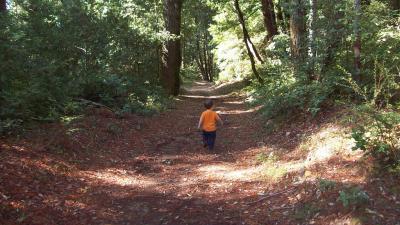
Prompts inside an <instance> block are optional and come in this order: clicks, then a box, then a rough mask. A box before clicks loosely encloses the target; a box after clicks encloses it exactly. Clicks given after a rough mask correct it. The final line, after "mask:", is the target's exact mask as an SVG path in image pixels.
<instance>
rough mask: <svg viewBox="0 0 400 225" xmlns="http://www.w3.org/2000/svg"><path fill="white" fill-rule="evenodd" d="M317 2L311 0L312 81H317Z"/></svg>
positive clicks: (310, 69)
mask: <svg viewBox="0 0 400 225" xmlns="http://www.w3.org/2000/svg"><path fill="white" fill-rule="evenodd" d="M317 10H318V7H317V0H311V11H312V12H311V20H310V51H311V60H310V66H309V76H310V78H311V79H317V77H316V75H315V61H316V59H317V45H316V42H315V41H316V38H317V27H316V22H317Z"/></svg>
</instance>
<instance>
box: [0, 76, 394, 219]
mask: <svg viewBox="0 0 400 225" xmlns="http://www.w3.org/2000/svg"><path fill="white" fill-rule="evenodd" d="M235 85H236V84H235ZM235 85H234V86H235ZM221 88H222V89H223V90H224V91H221ZM229 88H230V87H229ZM229 88H227V87H226V86H225V87H215V86H213V85H211V84H209V83H204V82H195V83H194V84H193V85H192V86H189V87H186V88H185V90H184V91H183V93H184V94H182V95H181V96H178V97H176V98H175V99H174V101H173V104H172V105H171V106H170V109H168V110H166V111H164V112H162V113H160V114H158V115H154V116H152V117H142V116H137V115H125V116H122V117H121V116H117V115H115V114H114V113H112V112H110V111H108V110H107V109H104V108H94V109H88V112H87V113H86V115H85V116H81V117H76V118H75V117H74V118H70V119H69V120H66V121H65V122H64V123H51V124H42V125H41V126H39V127H35V128H34V129H32V130H31V131H27V132H26V133H24V134H23V135H22V136H17V137H15V138H13V137H9V138H3V139H1V138H0V159H1V160H0V169H1V171H2V172H1V173H0V224H4V225H8V224H10V225H11V224H12V225H14V224H16V223H15V221H18V223H19V224H29V225H31V224H46V225H47V224H57V225H64V224H67V225H69V224H71V225H72V224H73V225H76V224H82V225H87V224H93V225H98V224H99V225H109V224H113V225H114V224H115V225H130V224H131V225H162V224H172V225H180V224H191V225H224V224H232V225H239V224H240V225H242V224H243V225H245V224H246V225H260V224H268V225H270V224H321V225H322V224H351V223H352V222H351V221H353V219H357V218H367V219H368V220H369V221H374V222H372V223H366V224H397V221H398V215H399V214H398V213H400V210H399V209H397V208H396V207H391V208H387V207H386V206H388V205H393V204H397V203H393V202H391V201H397V200H396V198H393V199H394V200H393V199H392V198H382V197H381V196H380V193H381V188H382V186H385V185H386V186H388V187H390V185H394V186H395V187H394V188H396V184H397V187H398V183H399V181H398V180H397V181H396V180H391V179H387V180H385V183H386V184H384V183H383V181H382V182H381V181H378V182H381V183H379V185H376V182H377V178H374V177H370V174H369V173H368V171H367V170H365V169H364V168H362V167H359V164H358V163H357V161H358V158H357V157H358V156H356V155H354V156H353V155H350V154H349V155H348V156H347V153H346V154H344V155H343V156H340V157H339V156H338V155H329V157H332V158H326V156H327V153H329V152H331V153H332V151H330V150H329V148H330V147H329V146H331V147H332V146H338V147H339V148H342V147H345V146H347V147H348V145H347V144H346V143H344V144H343V146H342V144H341V143H340V142H341V139H336V138H335V137H336V136H329V135H335V134H337V133H341V132H342V131H341V130H340V128H339V127H338V126H337V124H336V122H335V121H336V120H337V119H336V118H337V117H336V116H337V115H338V112H333V113H329V112H327V113H325V114H321V115H320V116H319V117H318V118H314V119H313V120H307V118H305V119H306V120H304V119H302V118H299V120H298V121H297V122H296V121H293V122H291V123H290V124H286V125H285V127H284V128H282V129H279V130H277V131H273V132H272V133H265V132H266V130H267V129H266V128H265V127H264V126H268V125H270V124H269V123H268V121H263V120H262V118H261V117H260V116H259V114H258V113H257V109H258V108H257V107H254V108H253V107H250V106H248V105H247V104H246V103H245V102H244V97H243V96H240V95H238V94H228V92H227V91H226V90H229ZM233 90H235V89H233ZM206 98H212V99H214V102H215V106H216V110H217V111H218V112H219V113H220V115H221V118H222V119H223V120H224V122H225V124H224V126H222V127H220V128H219V130H218V134H217V141H216V149H215V152H213V153H210V152H208V150H206V149H204V148H203V146H202V141H201V140H202V138H201V133H200V131H198V130H197V128H196V127H197V123H198V120H199V116H200V114H201V112H202V111H203V110H204V108H203V102H204V99H206ZM329 118H331V119H329ZM329 121H333V122H332V123H330V122H329ZM313 139H315V140H318V142H320V145H319V146H320V147H318V146H313V145H310V146H308V148H315V149H316V150H317V151H316V153H322V154H319V156H321V157H323V158H322V160H321V161H318V160H314V159H313V157H311V158H309V157H308V156H307V155H309V152H308V151H305V150H304V149H302V148H301V145H302V144H304V143H305V142H304V140H306V141H307V140H308V141H310V140H313ZM350 147H351V146H350ZM310 152H313V151H310ZM261 153H262V154H261ZM319 178H324V179H329V180H333V181H334V182H333V183H334V186H333V187H331V188H330V190H329V191H325V192H324V193H322V192H321V190H323V189H321V186H320V185H321V184H319V183H318V179H319ZM328 184H329V183H328ZM325 185H327V184H325ZM358 186H364V187H365V188H366V189H367V190H368V194H370V196H372V197H371V198H375V199H383V201H377V202H374V205H369V206H368V207H369V208H371V209H372V211H371V210H370V211H365V210H358V211H354V210H350V209H346V208H343V206H342V205H341V204H340V203H339V202H338V193H339V191H341V190H343V189H344V188H348V187H358ZM399 204H400V202H399ZM374 210H376V212H375V211H374ZM378 212H379V213H384V216H381V215H380V214H379V215H378V216H375V215H376V214H377V213H378ZM374 213H375V214H374ZM356 224H357V223H356Z"/></svg>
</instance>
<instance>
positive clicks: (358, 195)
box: [339, 187, 369, 208]
mask: <svg viewBox="0 0 400 225" xmlns="http://www.w3.org/2000/svg"><path fill="white" fill-rule="evenodd" d="M339 200H340V201H341V202H342V204H343V206H344V207H345V208H348V207H350V206H354V207H359V206H362V205H365V204H367V203H368V202H369V196H368V194H367V193H366V192H365V191H363V190H361V189H360V188H358V187H352V188H349V189H346V190H343V191H340V192H339Z"/></svg>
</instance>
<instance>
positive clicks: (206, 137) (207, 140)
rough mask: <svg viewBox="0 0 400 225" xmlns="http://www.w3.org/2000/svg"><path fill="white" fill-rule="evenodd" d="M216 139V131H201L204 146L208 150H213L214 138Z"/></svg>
mask: <svg viewBox="0 0 400 225" xmlns="http://www.w3.org/2000/svg"><path fill="white" fill-rule="evenodd" d="M216 137H217V131H211V132H207V131H203V142H204V146H206V145H207V146H208V149H209V150H211V151H212V150H214V144H215V138H216Z"/></svg>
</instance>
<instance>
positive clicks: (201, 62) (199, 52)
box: [196, 36, 209, 81]
mask: <svg viewBox="0 0 400 225" xmlns="http://www.w3.org/2000/svg"><path fill="white" fill-rule="evenodd" d="M200 40H201V39H200V37H199V36H197V43H196V46H197V59H196V62H197V66H198V67H199V70H200V72H201V76H202V77H203V80H205V81H209V80H208V76H207V71H206V69H205V65H204V59H203V53H202V49H201V47H200V46H201V45H200Z"/></svg>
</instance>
